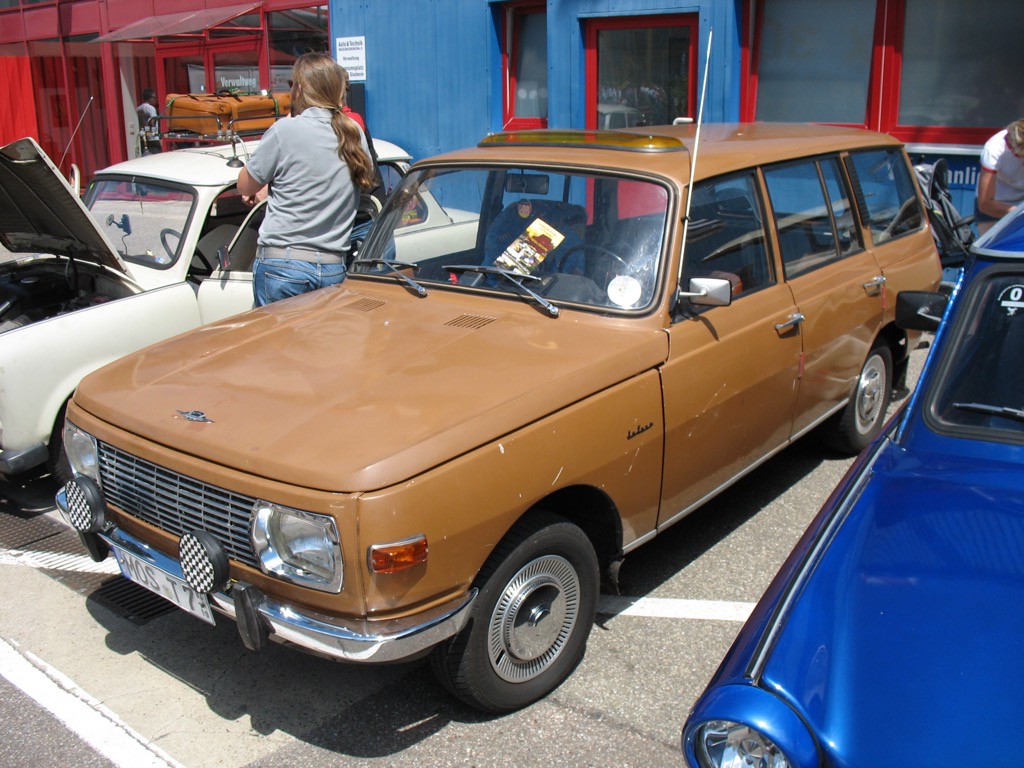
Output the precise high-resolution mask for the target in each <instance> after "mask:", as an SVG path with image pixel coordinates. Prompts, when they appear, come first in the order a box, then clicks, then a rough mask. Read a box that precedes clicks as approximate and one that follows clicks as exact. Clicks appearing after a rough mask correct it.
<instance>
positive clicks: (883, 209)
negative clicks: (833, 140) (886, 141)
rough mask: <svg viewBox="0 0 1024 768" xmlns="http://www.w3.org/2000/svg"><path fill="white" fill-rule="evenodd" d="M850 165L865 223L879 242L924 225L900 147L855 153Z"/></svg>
mask: <svg viewBox="0 0 1024 768" xmlns="http://www.w3.org/2000/svg"><path fill="white" fill-rule="evenodd" d="M849 168H850V175H851V176H852V177H853V178H854V180H855V183H856V184H857V186H858V198H859V200H860V203H861V210H862V212H863V214H864V219H865V221H864V223H865V224H866V225H867V227H868V229H870V230H871V238H872V240H873V241H874V243H875V244H876V245H877V244H879V243H884V242H885V241H887V240H891V239H893V238H894V237H899V236H900V235H904V234H907V233H908V232H914V231H916V230H918V229H920V228H921V225H922V224H923V222H924V214H923V212H922V210H921V204H920V203H919V202H918V199H917V190H916V187H915V182H914V179H913V178H912V177H911V175H910V169H909V168H908V167H907V163H906V159H905V157H904V155H903V153H902V152H901V151H900V150H898V149H878V150H865V151H862V152H854V153H852V154H851V155H850V157H849Z"/></svg>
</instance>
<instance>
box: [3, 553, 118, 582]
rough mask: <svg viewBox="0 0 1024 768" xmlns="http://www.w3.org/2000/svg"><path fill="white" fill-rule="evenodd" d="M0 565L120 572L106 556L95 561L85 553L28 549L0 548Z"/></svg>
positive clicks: (115, 562) (100, 572) (114, 561)
mask: <svg viewBox="0 0 1024 768" xmlns="http://www.w3.org/2000/svg"><path fill="white" fill-rule="evenodd" d="M0 565H26V566H29V567H30V568H45V569H47V570H51V571H70V572H72V573H99V574H104V573H106V574H110V575H111V576H112V575H114V574H115V573H120V572H121V571H120V569H118V567H117V561H116V560H114V559H113V558H112V557H108V558H107V559H106V560H104V561H103V562H100V563H97V562H96V561H95V560H93V559H92V558H91V557H86V556H85V555H69V554H61V553H59V552H36V551H33V550H30V549H0Z"/></svg>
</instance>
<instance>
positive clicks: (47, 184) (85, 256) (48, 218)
mask: <svg viewBox="0 0 1024 768" xmlns="http://www.w3.org/2000/svg"><path fill="white" fill-rule="evenodd" d="M0 243H3V245H4V247H5V248H7V250H9V251H11V252H13V253H52V254H57V255H60V256H67V257H72V258H75V259H79V260H85V261H91V262H95V263H96V264H101V265H103V266H105V267H108V268H111V269H116V270H117V271H119V272H121V273H123V274H126V275H129V276H130V275H131V272H130V271H129V270H128V269H127V267H126V266H125V263H124V262H123V261H122V260H121V258H120V256H118V255H117V252H116V251H115V250H114V246H113V244H112V243H111V242H110V240H108V239H107V236H106V235H105V234H103V232H102V231H101V230H100V228H99V227H98V226H97V225H96V221H95V220H94V219H93V218H92V215H91V214H90V213H89V209H88V208H86V207H85V205H84V204H83V203H82V201H81V200H80V199H79V197H78V195H76V194H75V192H74V190H73V189H72V188H71V185H70V184H68V182H67V180H66V179H65V178H64V176H63V175H61V172H60V170H58V168H57V166H55V165H54V164H53V162H52V161H51V160H50V158H49V157H48V156H47V155H46V153H45V152H43V150H42V149H41V148H40V146H39V145H38V144H37V143H36V142H35V141H34V140H33V139H31V138H25V139H18V140H17V141H15V142H12V143H11V144H8V145H7V146H5V147H3V149H0Z"/></svg>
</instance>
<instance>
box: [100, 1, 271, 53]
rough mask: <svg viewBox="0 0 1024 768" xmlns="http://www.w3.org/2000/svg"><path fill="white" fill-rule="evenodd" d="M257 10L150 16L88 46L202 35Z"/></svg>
mask: <svg viewBox="0 0 1024 768" xmlns="http://www.w3.org/2000/svg"><path fill="white" fill-rule="evenodd" d="M259 7H260V6H259V3H256V4H253V3H247V4H246V5H228V6H225V7H223V8H204V9H202V10H199V11H181V12H179V13H165V14H162V15H160V16H150V17H148V18H145V19H139V20H138V21H133V22H132V23H131V24H127V25H125V26H123V27H121V28H120V29H116V30H114V31H113V32H108V33H107V34H105V35H100V36H99V37H97V38H96V39H95V40H93V41H92V42H94V43H113V42H117V41H119V40H148V39H150V38H153V37H165V36H167V35H181V34H185V33H187V32H202V31H203V30H206V29H209V28H210V27H216V26H217V25H218V24H223V23H224V22H226V21H231V19H234V18H236V17H238V16H242V15H244V14H246V13H249V12H250V11H252V10H254V9H256V8H259Z"/></svg>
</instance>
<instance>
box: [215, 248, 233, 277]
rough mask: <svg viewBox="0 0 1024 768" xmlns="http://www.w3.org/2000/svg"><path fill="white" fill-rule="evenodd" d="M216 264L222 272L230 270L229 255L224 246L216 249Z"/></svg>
mask: <svg viewBox="0 0 1024 768" xmlns="http://www.w3.org/2000/svg"><path fill="white" fill-rule="evenodd" d="M217 263H218V264H219V265H220V268H221V271H222V272H226V271H227V270H229V269H231V254H230V253H229V252H228V247H227V246H226V245H222V246H221V247H220V248H218V249H217Z"/></svg>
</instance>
